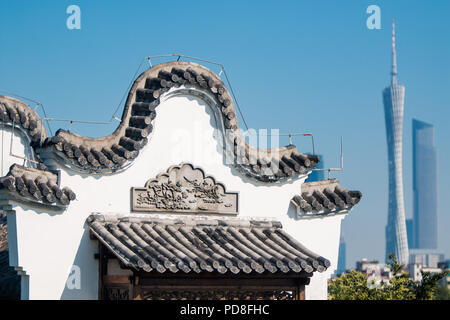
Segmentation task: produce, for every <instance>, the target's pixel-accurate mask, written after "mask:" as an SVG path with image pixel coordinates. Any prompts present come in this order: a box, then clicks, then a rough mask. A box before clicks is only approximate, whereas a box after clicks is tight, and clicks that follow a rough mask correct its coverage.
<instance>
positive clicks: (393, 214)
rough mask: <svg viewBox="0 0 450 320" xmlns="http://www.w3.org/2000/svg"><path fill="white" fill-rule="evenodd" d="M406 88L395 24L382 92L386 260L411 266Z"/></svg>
mask: <svg viewBox="0 0 450 320" xmlns="http://www.w3.org/2000/svg"><path fill="white" fill-rule="evenodd" d="M404 98H405V86H403V85H401V84H398V83H397V57H396V52H395V24H394V22H393V23H392V72H391V85H390V86H389V87H387V88H386V89H384V91H383V103H384V114H385V120H386V137H387V147H388V167H389V205H388V220H387V226H386V260H388V257H389V255H390V254H395V256H396V257H397V259H398V261H399V262H400V263H401V264H405V265H406V264H407V263H408V239H407V234H406V222H405V208H404V200H403V171H402V134H403V106H404Z"/></svg>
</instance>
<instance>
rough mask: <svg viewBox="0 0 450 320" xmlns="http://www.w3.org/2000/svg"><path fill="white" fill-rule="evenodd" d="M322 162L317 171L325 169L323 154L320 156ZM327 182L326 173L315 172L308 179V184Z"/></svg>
mask: <svg viewBox="0 0 450 320" xmlns="http://www.w3.org/2000/svg"><path fill="white" fill-rule="evenodd" d="M318 156H319V158H320V161H319V163H318V164H317V166H316V169H323V168H324V161H323V156H322V155H321V154H318ZM321 180H325V171H314V170H313V172H311V174H310V175H309V176H308V179H306V182H313V181H321Z"/></svg>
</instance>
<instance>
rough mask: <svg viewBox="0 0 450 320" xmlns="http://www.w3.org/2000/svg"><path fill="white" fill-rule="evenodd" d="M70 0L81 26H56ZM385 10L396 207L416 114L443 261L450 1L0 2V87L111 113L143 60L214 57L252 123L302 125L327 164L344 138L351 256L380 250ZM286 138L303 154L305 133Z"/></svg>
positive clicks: (84, 116) (284, 128) (60, 113)
mask: <svg viewBox="0 0 450 320" xmlns="http://www.w3.org/2000/svg"><path fill="white" fill-rule="evenodd" d="M71 4H76V5H78V6H79V7H80V8H81V30H69V29H67V27H66V19H67V17H68V16H69V15H68V14H67V13H66V8H67V7H68V6H69V5H71ZM372 4H374V5H378V6H379V7H380V8H381V29H380V30H369V29H367V27H366V19H367V18H368V16H369V15H368V14H367V13H366V8H367V7H368V6H369V5H372ZM393 18H395V20H396V33H397V54H398V72H399V81H400V82H401V83H403V84H405V86H406V101H405V118H404V153H403V155H404V184H405V207H406V215H407V217H411V216H412V209H413V208H412V197H411V195H412V185H411V183H412V175H411V167H412V154H411V153H412V147H411V140H412V138H411V136H412V133H411V121H412V118H417V119H420V120H423V121H426V122H429V123H431V124H433V125H434V126H435V135H436V145H437V148H438V157H439V158H438V163H439V195H438V199H439V206H438V208H439V244H440V247H441V248H440V249H441V251H442V252H444V253H445V254H446V256H447V258H449V256H450V233H448V228H449V226H450V214H449V213H448V210H447V209H446V207H445V201H446V200H447V199H448V198H449V197H450V193H449V190H450V189H449V187H448V182H447V181H448V180H449V178H450V169H449V166H447V165H446V164H448V163H450V149H449V142H448V141H450V126H449V125H448V122H449V120H450V87H449V86H450V41H449V40H448V39H449V35H450V25H449V24H448V21H450V1H446V0H435V1H402V0H397V1H331V0H330V1H277V2H274V1H242V0H241V1H234V0H228V1H177V0H173V1H149V0H147V1H92V0H90V1H75V0H73V1H61V0H59V1H56V0H54V1H42V0H41V1H5V0H3V1H1V2H0V40H1V47H0V90H4V91H10V92H15V93H17V94H20V95H24V96H26V97H29V98H32V99H35V100H38V101H40V102H41V103H42V104H43V105H44V106H45V108H46V111H47V114H48V115H49V116H51V117H54V118H66V119H67V118H72V119H79V120H89V121H109V119H110V117H111V115H112V113H113V112H114V110H115V108H116V107H117V105H118V104H119V102H120V100H121V98H122V95H123V94H124V92H125V91H126V89H127V87H128V85H129V83H130V80H131V77H132V75H133V74H134V72H135V71H136V68H137V67H138V65H139V63H140V62H141V60H142V59H143V57H145V56H149V55H157V54H166V53H182V54H185V55H189V56H194V57H200V58H204V59H210V60H214V61H218V62H220V63H222V64H223V65H225V67H226V70H227V73H228V75H229V77H230V79H231V81H232V85H233V89H234V91H235V93H236V95H237V97H238V100H239V103H240V105H241V107H242V111H243V113H244V115H245V119H246V121H247V123H248V125H249V127H251V128H256V129H258V128H268V129H270V128H279V129H280V131H281V132H282V133H287V132H312V133H313V134H314V136H315V139H316V151H317V152H318V153H320V154H323V155H324V160H325V166H326V167H330V166H331V167H336V166H338V165H339V137H340V136H341V135H342V136H343V137H344V165H345V170H344V172H343V173H336V174H334V175H333V176H334V177H336V178H338V179H339V180H340V181H341V184H342V185H343V186H344V187H346V188H348V189H358V190H361V191H362V193H363V195H364V196H363V200H362V202H361V203H360V204H359V205H358V206H357V207H356V208H355V209H354V210H353V211H352V212H351V214H350V215H349V216H348V217H347V218H346V219H345V220H344V223H343V231H344V237H345V239H346V242H347V261H348V263H347V264H348V267H353V266H354V264H355V261H356V260H358V259H360V258H363V257H367V258H373V259H378V260H380V261H382V260H383V259H384V248H385V238H384V226H385V224H386V220H387V191H388V190H387V147H386V136H385V127H384V114H383V105H382V96H381V91H382V89H383V88H384V87H385V86H387V85H388V84H389V81H390V79H389V72H390V64H391V21H392V19H393ZM160 61H161V62H162V61H164V60H160ZM156 62H157V61H155V63H156ZM213 70H214V68H213ZM121 108H122V105H121ZM118 114H119V116H120V114H121V109H120V111H119V113H118ZM241 124H242V122H241ZM116 126H117V123H113V124H111V125H101V126H100V125H97V126H94V125H79V124H78V125H74V126H73V131H74V132H77V133H79V134H83V135H88V136H102V135H106V134H109V133H110V132H112V130H113V129H114V128H115V127H116ZM59 127H63V128H67V125H66V124H65V123H52V129H53V132H54V131H55V130H56V129H57V128H59ZM282 143H284V144H287V143H288V141H287V140H286V141H282ZM294 143H295V144H296V145H297V146H298V148H299V149H300V150H301V151H305V152H309V151H311V146H310V142H309V140H307V139H305V138H295V139H294Z"/></svg>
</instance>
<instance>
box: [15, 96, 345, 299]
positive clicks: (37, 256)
mask: <svg viewBox="0 0 450 320" xmlns="http://www.w3.org/2000/svg"><path fill="white" fill-rule="evenodd" d="M177 90H180V89H177ZM178 92H179V93H182V91H178ZM156 112H157V116H156V119H155V121H154V130H153V132H152V136H151V137H150V138H149V143H148V144H147V146H146V147H145V148H144V149H143V150H141V151H140V155H139V157H138V158H137V159H136V160H135V162H134V163H133V164H132V165H131V166H130V167H129V168H128V169H126V170H124V171H122V172H120V173H116V174H114V175H106V176H105V175H101V176H100V175H98V176H93V175H86V174H79V173H75V172H73V171H71V170H69V169H66V168H60V167H59V165H58V164H57V163H56V162H55V161H53V160H52V159H46V161H45V162H46V164H47V165H49V166H51V167H53V168H59V169H61V171H62V172H61V185H62V186H70V188H71V189H72V190H73V191H74V192H75V193H76V195H77V199H76V200H75V201H72V202H71V204H70V205H69V207H68V208H67V209H66V210H65V211H64V212H53V213H52V212H48V210H47V212H45V211H46V210H38V209H35V208H34V209H33V208H26V207H24V206H23V205H21V206H15V207H14V208H13V209H14V210H15V216H16V224H17V236H18V251H17V255H18V258H17V263H18V266H20V267H22V268H23V270H24V271H25V272H26V274H27V275H29V277H30V278H29V298H30V299H96V298H97V297H98V264H97V261H96V260H94V253H96V252H97V242H96V241H94V240H91V239H90V238H89V235H88V231H87V229H86V226H85V220H86V218H87V217H88V216H89V215H90V214H91V213H93V212H100V213H103V214H107V213H114V214H123V215H128V214H130V209H131V199H130V196H131V192H130V189H131V187H142V186H144V184H145V182H146V181H147V180H149V179H151V178H154V177H155V176H156V175H157V174H158V173H161V172H163V171H166V170H167V169H168V168H169V167H170V166H172V165H176V164H180V163H182V162H189V163H192V164H193V165H194V166H196V167H201V168H202V169H203V170H204V172H205V174H206V175H211V176H213V177H214V178H215V179H216V181H218V182H222V183H223V184H224V185H225V186H226V188H227V191H238V192H239V215H238V216H239V217H273V218H275V219H277V220H279V221H281V222H282V224H283V228H284V229H285V230H286V231H287V232H288V233H290V234H291V235H293V236H294V237H296V238H297V239H298V241H300V242H301V243H302V244H304V245H305V246H306V247H307V248H308V249H310V250H312V251H314V252H316V253H318V254H320V255H322V256H324V257H325V258H327V259H329V260H330V261H331V262H332V266H331V267H330V268H329V269H328V270H327V271H326V272H325V273H323V274H319V273H314V276H313V278H312V281H311V284H310V285H309V286H308V287H307V289H306V297H307V298H311V299H326V298H327V294H326V290H327V284H326V280H327V277H329V276H330V274H331V273H333V271H334V270H335V269H336V264H337V253H338V245H339V235H340V234H339V233H340V223H341V220H342V217H343V216H335V217H328V218H322V219H314V220H296V219H295V218H294V217H295V214H294V211H293V210H294V209H293V208H290V200H291V198H292V197H293V196H294V195H295V194H299V193H300V188H301V184H302V183H303V182H304V179H305V178H306V177H303V178H301V179H298V180H296V181H293V182H288V183H284V184H263V183H258V182H253V181H250V180H249V179H248V178H245V177H242V176H241V175H240V174H239V173H238V172H237V170H236V169H234V168H233V167H232V166H231V165H226V164H224V163H223V162H224V158H223V156H222V153H221V152H220V150H221V148H220V146H218V143H217V141H216V140H215V139H214V128H217V127H218V126H219V127H220V126H221V124H220V123H216V120H215V119H216V117H215V114H214V111H213V110H211V109H210V107H209V106H208V104H207V103H206V102H205V101H204V100H202V99H200V98H199V97H194V96H192V95H191V96H187V95H173V96H171V97H170V98H168V99H167V100H165V101H162V102H161V104H160V105H159V106H158V107H157V109H156ZM300 152H301V150H300ZM42 158H45V155H42ZM142 214H143V215H146V214H147V215H150V214H151V213H139V214H137V213H133V215H142ZM160 214H161V213H160ZM72 265H76V266H78V267H79V268H80V271H81V273H80V275H81V281H80V283H81V289H77V288H75V289H69V288H68V286H67V285H66V281H67V279H68V278H70V277H69V275H70V274H71V271H70V269H71V267H72ZM73 274H74V271H72V275H73ZM70 279H72V278H70ZM70 283H72V284H73V282H70ZM69 287H70V286H69Z"/></svg>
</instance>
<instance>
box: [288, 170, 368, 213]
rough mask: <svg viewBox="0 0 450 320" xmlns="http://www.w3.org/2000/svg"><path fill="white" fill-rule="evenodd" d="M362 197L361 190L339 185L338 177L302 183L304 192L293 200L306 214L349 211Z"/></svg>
mask: <svg viewBox="0 0 450 320" xmlns="http://www.w3.org/2000/svg"><path fill="white" fill-rule="evenodd" d="M361 198H362V193H361V192H360V191H349V190H347V189H344V188H342V187H340V186H339V181H338V180H337V179H330V180H321V181H314V182H307V183H304V184H302V194H301V195H295V196H294V197H293V198H292V200H291V202H292V204H294V206H296V207H297V208H299V209H300V211H301V212H303V213H305V214H310V213H319V214H330V213H336V212H339V211H348V210H350V209H351V208H352V207H353V206H354V205H356V204H357V203H358V202H359V201H360V200H361Z"/></svg>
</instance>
